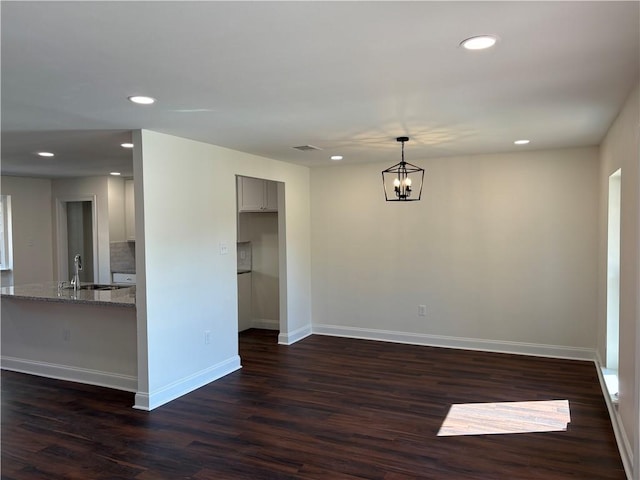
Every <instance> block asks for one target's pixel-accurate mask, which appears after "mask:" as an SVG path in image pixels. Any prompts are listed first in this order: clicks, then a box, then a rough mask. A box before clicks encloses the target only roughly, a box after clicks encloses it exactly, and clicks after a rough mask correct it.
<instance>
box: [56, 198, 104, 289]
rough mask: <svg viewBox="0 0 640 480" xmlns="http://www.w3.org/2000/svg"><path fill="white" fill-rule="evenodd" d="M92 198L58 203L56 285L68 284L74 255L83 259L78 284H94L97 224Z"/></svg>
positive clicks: (96, 257) (96, 260)
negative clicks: (66, 282) (57, 283)
mask: <svg viewBox="0 0 640 480" xmlns="http://www.w3.org/2000/svg"><path fill="white" fill-rule="evenodd" d="M95 206H96V202H95V197H82V198H72V199H58V201H57V208H56V213H57V254H58V255H57V260H58V281H69V280H70V279H71V273H72V272H73V263H74V262H73V260H74V257H75V256H76V255H80V256H81V257H82V270H81V271H80V272H79V273H80V281H81V282H85V283H96V282H97V278H98V263H97V262H98V255H97V250H98V249H97V232H96V230H97V221H96V211H95Z"/></svg>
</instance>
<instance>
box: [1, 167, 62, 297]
mask: <svg viewBox="0 0 640 480" xmlns="http://www.w3.org/2000/svg"><path fill="white" fill-rule="evenodd" d="M1 181H2V194H3V195H11V209H12V217H13V283H12V284H14V285H25V284H28V283H41V282H50V281H52V280H54V278H55V277H54V270H53V246H52V244H51V235H52V224H51V180H49V179H45V178H28V177H8V176H4V175H3V176H2V179H1ZM9 283H11V281H10V282H9ZM2 284H3V285H5V276H4V275H3V283H2Z"/></svg>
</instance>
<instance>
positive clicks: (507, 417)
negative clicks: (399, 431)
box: [438, 400, 571, 437]
mask: <svg viewBox="0 0 640 480" xmlns="http://www.w3.org/2000/svg"><path fill="white" fill-rule="evenodd" d="M570 422H571V414H570V412H569V400H541V401H533V402H498V403H460V404H454V405H451V408H450V409H449V413H448V414H447V416H446V418H445V419H444V422H442V426H441V427H440V431H439V432H438V436H439V437H448V436H455V435H494V434H503V433H532V432H564V431H566V430H567V425H568V424H569V423H570Z"/></svg>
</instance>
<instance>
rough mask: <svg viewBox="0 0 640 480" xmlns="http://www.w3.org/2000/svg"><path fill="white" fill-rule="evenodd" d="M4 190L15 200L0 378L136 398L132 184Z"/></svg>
mask: <svg viewBox="0 0 640 480" xmlns="http://www.w3.org/2000/svg"><path fill="white" fill-rule="evenodd" d="M2 189H3V194H5V195H7V196H8V197H11V200H12V202H11V206H12V212H11V220H12V221H11V234H12V235H11V236H12V245H11V246H12V262H11V264H9V265H7V267H8V268H7V269H5V270H4V271H3V276H2V280H3V281H2V288H1V290H0V294H1V298H2V332H1V333H2V368H3V369H8V370H14V371H19V372H24V373H30V374H35V375H41V376H47V377H52V378H60V379H65V380H72V381H78V382H83V383H91V384H94V385H101V386H106V387H110V388H115V389H119V390H126V391H132V392H135V391H137V387H138V377H137V321H136V287H135V282H136V266H135V214H134V207H133V201H134V193H133V181H132V179H131V178H121V177H112V176H101V177H84V178H62V179H42V178H27V177H9V176H3V177H2ZM77 205H81V207H82V209H83V210H84V211H85V213H86V215H84V218H85V222H84V225H82V222H79V221H78V219H77V218H78V217H77V216H76V215H74V214H73V211H74V209H75V207H76V206H77ZM81 216H82V215H81ZM78 223H80V224H81V226H80V227H77V225H78ZM77 236H81V237H84V238H83V239H81V240H79V241H77V240H75V237H77ZM80 253H81V254H80ZM80 273H82V274H83V275H82V276H81V275H80Z"/></svg>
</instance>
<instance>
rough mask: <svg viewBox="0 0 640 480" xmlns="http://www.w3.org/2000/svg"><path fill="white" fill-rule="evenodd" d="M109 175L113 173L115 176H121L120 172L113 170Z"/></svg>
mask: <svg viewBox="0 0 640 480" xmlns="http://www.w3.org/2000/svg"><path fill="white" fill-rule="evenodd" d="M109 175H113V176H114V177H119V176H120V172H111V173H109Z"/></svg>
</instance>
